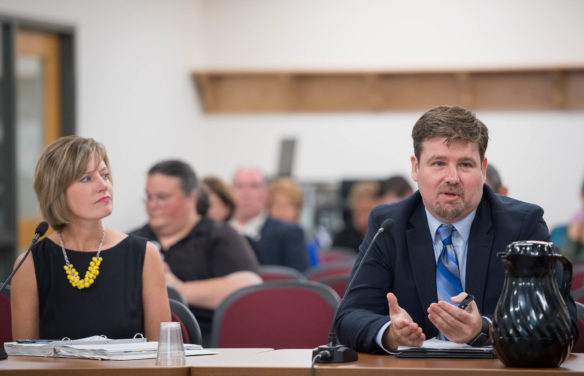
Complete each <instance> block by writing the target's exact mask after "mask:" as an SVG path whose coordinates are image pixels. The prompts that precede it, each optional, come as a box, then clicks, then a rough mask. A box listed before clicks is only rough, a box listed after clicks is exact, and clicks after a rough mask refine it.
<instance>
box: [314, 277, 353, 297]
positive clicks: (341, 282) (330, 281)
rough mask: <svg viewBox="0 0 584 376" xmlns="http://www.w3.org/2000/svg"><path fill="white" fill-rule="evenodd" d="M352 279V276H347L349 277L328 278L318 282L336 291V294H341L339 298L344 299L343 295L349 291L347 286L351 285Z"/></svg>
mask: <svg viewBox="0 0 584 376" xmlns="http://www.w3.org/2000/svg"><path fill="white" fill-rule="evenodd" d="M350 279H351V278H350V275H349V274H347V275H338V276H332V277H326V278H323V279H320V280H318V281H317V282H320V283H322V284H324V285H327V286H329V287H330V288H332V289H333V290H335V292H336V293H337V294H339V296H340V297H341V298H342V297H343V295H345V290H346V289H347V284H348V283H349V280H350Z"/></svg>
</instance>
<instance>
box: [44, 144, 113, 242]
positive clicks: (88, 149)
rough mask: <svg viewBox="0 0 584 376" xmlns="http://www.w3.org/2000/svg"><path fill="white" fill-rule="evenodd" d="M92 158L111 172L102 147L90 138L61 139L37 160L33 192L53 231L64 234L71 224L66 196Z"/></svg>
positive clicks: (48, 147)
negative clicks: (101, 162) (95, 158)
mask: <svg viewBox="0 0 584 376" xmlns="http://www.w3.org/2000/svg"><path fill="white" fill-rule="evenodd" d="M93 156H98V157H99V158H100V160H103V161H104V163H105V165H106V166H107V168H108V170H110V164H109V160H108V157H107V153H106V151H105V147H104V146H103V145H102V144H101V143H99V142H97V141H95V140H94V139H92V138H83V137H79V136H66V137H61V138H59V139H57V140H56V141H55V142H53V143H52V144H50V145H49V146H47V148H46V149H45V150H44V151H43V153H42V155H41V157H40V158H39V161H38V162H37V165H36V168H35V171H34V191H35V193H36V196H37V200H38V202H39V207H40V211H41V214H42V216H43V218H44V219H45V220H46V221H47V222H48V223H49V225H51V227H52V228H53V229H54V230H55V231H61V230H63V228H65V226H67V225H68V224H69V223H70V222H71V220H70V212H69V208H68V207H67V201H66V199H65V192H66V191H67V188H69V186H70V185H71V184H73V183H74V182H75V181H76V180H77V179H79V178H81V177H82V176H83V174H85V172H86V169H87V166H88V165H89V162H90V159H91V158H92V157H93ZM110 181H111V171H110Z"/></svg>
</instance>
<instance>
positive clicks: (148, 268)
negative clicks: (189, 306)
mask: <svg viewBox="0 0 584 376" xmlns="http://www.w3.org/2000/svg"><path fill="white" fill-rule="evenodd" d="M34 190H35V193H36V196H37V199H38V202H39V206H40V211H41V213H42V215H43V217H44V219H45V220H46V221H47V222H48V223H49V225H51V227H52V228H53V230H54V232H53V233H52V234H51V235H49V236H48V237H46V238H44V239H42V240H41V241H39V242H38V243H37V244H36V245H35V246H34V247H33V249H32V252H31V255H32V257H27V259H26V260H25V261H24V263H23V264H22V268H21V269H20V270H19V271H18V273H16V274H15V276H14V279H13V281H12V287H11V308H12V333H13V337H14V338H16V339H21V338H45V339H60V338H63V337H69V338H72V339H74V338H83V337H88V336H92V335H106V336H107V337H108V338H128V337H133V336H134V334H136V333H143V334H144V335H145V336H146V337H147V338H148V339H149V340H157V339H158V332H159V328H160V322H163V321H170V308H169V303H168V296H167V293H166V285H165V282H164V273H163V264H162V260H161V258H160V255H159V253H158V251H157V249H156V248H155V247H154V245H153V244H151V243H147V242H146V241H145V240H143V239H141V238H138V237H135V236H128V235H126V234H124V233H122V232H119V231H116V230H114V229H112V228H109V227H105V226H104V225H103V223H102V220H103V218H105V217H107V216H108V215H110V214H111V213H112V210H113V191H112V179H111V173H110V165H109V160H108V157H107V154H106V151H105V148H104V146H103V145H102V144H100V143H98V142H96V141H95V140H93V139H91V138H82V137H78V136H68V137H62V138H60V139H58V140H57V141H55V142H53V143H52V144H51V145H49V146H48V147H47V148H46V149H45V150H44V152H43V153H42V155H41V157H40V159H39V161H38V163H37V166H36V170H35V178H34ZM21 257H23V256H21ZM18 261H19V260H17V262H18Z"/></svg>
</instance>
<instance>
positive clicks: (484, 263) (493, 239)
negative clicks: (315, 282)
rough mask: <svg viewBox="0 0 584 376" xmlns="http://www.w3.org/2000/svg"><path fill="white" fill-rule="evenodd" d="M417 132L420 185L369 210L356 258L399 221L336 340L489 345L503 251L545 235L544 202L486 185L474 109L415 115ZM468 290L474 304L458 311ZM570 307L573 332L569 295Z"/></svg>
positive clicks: (373, 347) (372, 346) (375, 345)
mask: <svg viewBox="0 0 584 376" xmlns="http://www.w3.org/2000/svg"><path fill="white" fill-rule="evenodd" d="M412 138H413V140H414V154H415V155H414V156H412V157H411V164H412V178H413V180H414V181H416V182H417V183H418V189H419V190H418V192H416V193H414V194H413V195H412V196H410V197H408V198H407V199H405V200H403V201H400V202H397V203H393V204H386V205H381V206H378V207H376V208H375V209H374V210H373V211H372V213H371V216H370V218H369V232H368V234H367V236H366V237H365V240H364V241H363V244H362V245H361V250H360V255H359V258H358V260H357V262H359V261H360V259H361V257H362V256H363V252H364V251H365V250H366V249H367V247H368V246H369V243H370V242H371V239H372V238H373V236H374V234H375V232H376V231H377V230H378V229H379V227H380V225H381V223H382V222H383V221H384V220H385V219H387V218H392V219H393V220H394V225H393V227H392V228H391V229H390V230H389V231H387V232H386V233H383V234H382V235H380V236H379V238H378V239H377V241H376V243H375V244H374V245H373V248H372V250H371V253H370V254H369V257H368V259H367V260H366V261H365V263H364V265H363V268H362V270H361V271H360V274H359V276H358V278H357V279H356V281H355V284H354V286H353V289H352V291H351V292H350V293H349V294H347V296H346V301H345V304H344V307H343V309H342V310H341V311H340V312H339V320H338V323H337V328H336V329H337V333H338V336H339V340H340V341H341V343H343V344H345V345H347V346H349V347H352V348H354V349H356V350H357V351H362V352H372V353H376V352H383V351H384V350H385V351H391V350H395V349H397V347H398V346H420V345H422V343H423V341H424V340H425V339H427V338H432V337H435V336H439V338H444V337H446V338H447V339H449V340H450V341H453V342H457V343H469V344H472V345H486V344H489V343H491V342H492V338H491V332H492V330H491V326H492V324H491V321H490V317H491V316H492V315H493V313H494V310H495V306H496V304H497V301H498V299H499V295H500V293H501V290H502V286H503V282H504V277H505V269H504V266H503V263H502V262H501V260H500V259H499V258H498V257H497V255H496V254H497V252H501V251H504V250H505V247H506V246H507V245H508V244H509V243H511V242H513V241H516V240H549V231H548V228H547V226H546V224H545V222H544V220H543V218H542V216H543V210H542V209H541V208H540V207H538V206H536V205H532V204H528V203H524V202H521V201H518V200H514V199H511V198H507V197H503V196H500V195H496V194H495V193H493V191H492V190H491V189H490V188H489V187H488V186H486V185H485V184H484V182H485V172H486V168H487V159H486V158H485V151H486V149H487V143H488V130H487V128H486V126H485V125H484V124H483V123H482V122H481V121H480V120H478V119H477V118H476V117H475V116H474V114H473V113H471V112H469V111H467V110H465V109H462V108H460V107H447V106H441V107H437V108H434V109H432V110H430V111H428V112H426V113H425V114H424V115H423V116H422V117H421V118H420V119H419V120H418V121H417V122H416V124H415V126H414V129H413V131H412ZM449 225H452V226H453V227H452V226H449ZM443 228H449V229H450V230H449V231H451V233H450V232H449V235H444V234H443V232H442V230H443ZM443 256H445V257H446V259H444V258H442V257H443ZM449 263H450V264H449ZM453 265H454V266H453ZM455 286H458V287H457V288H455ZM450 291H455V292H454V293H450V294H445V292H450ZM467 293H468V294H472V295H474V297H475V301H474V302H472V303H471V304H470V306H469V307H468V308H467V309H466V310H463V309H460V308H458V307H457V304H458V303H460V302H461V301H462V300H463V298H464V297H466V295H467ZM439 297H440V299H439ZM568 309H569V311H570V314H571V317H572V321H573V323H572V326H573V332H575V334H574V336H575V337H577V335H578V334H577V325H576V308H575V304H574V301H573V300H572V299H571V298H570V300H569V301H568Z"/></svg>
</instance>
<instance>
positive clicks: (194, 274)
mask: <svg viewBox="0 0 584 376" xmlns="http://www.w3.org/2000/svg"><path fill="white" fill-rule="evenodd" d="M196 192H197V177H196V175H195V172H194V171H193V169H192V168H191V166H189V165H188V164H187V163H185V162H182V161H178V160H166V161H161V162H159V163H156V164H155V165H154V166H152V167H151V168H150V170H149V171H148V178H147V181H146V202H145V204H146V212H147V213H148V218H149V222H148V223H147V224H145V225H144V226H143V227H142V228H140V229H137V230H134V231H133V232H132V234H134V235H138V236H142V237H144V238H146V239H148V240H153V241H156V242H157V243H158V244H160V247H161V251H162V254H163V255H164V261H165V262H166V265H167V267H166V273H165V276H166V284H167V285H168V286H170V287H173V288H175V289H176V290H177V291H178V292H179V293H180V294H181V295H182V296H183V297H184V298H185V300H186V301H187V303H188V304H189V306H190V307H191V310H192V311H193V313H194V314H195V317H196V318H197V321H198V322H199V325H200V327H201V332H202V334H203V338H204V339H207V338H208V336H209V334H210V332H211V321H212V318H213V311H214V310H215V309H216V308H217V307H218V306H219V304H220V303H221V302H222V301H223V299H224V298H225V297H226V296H227V295H229V294H231V293H232V292H234V291H235V290H238V289H240V288H242V287H246V286H250V285H254V284H258V283H261V282H262V280H261V278H260V277H259V276H258V275H257V272H258V263H257V260H256V258H255V256H254V254H253V251H252V250H251V248H250V247H249V245H248V244H247V243H246V241H245V240H244V239H243V238H242V237H241V236H239V235H238V234H237V233H236V232H235V230H233V228H231V227H230V226H228V225H226V224H224V223H218V222H215V221H213V220H211V219H210V218H208V217H206V216H201V215H199V214H198V213H197V212H196V210H195V206H196V202H197V193H196Z"/></svg>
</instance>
